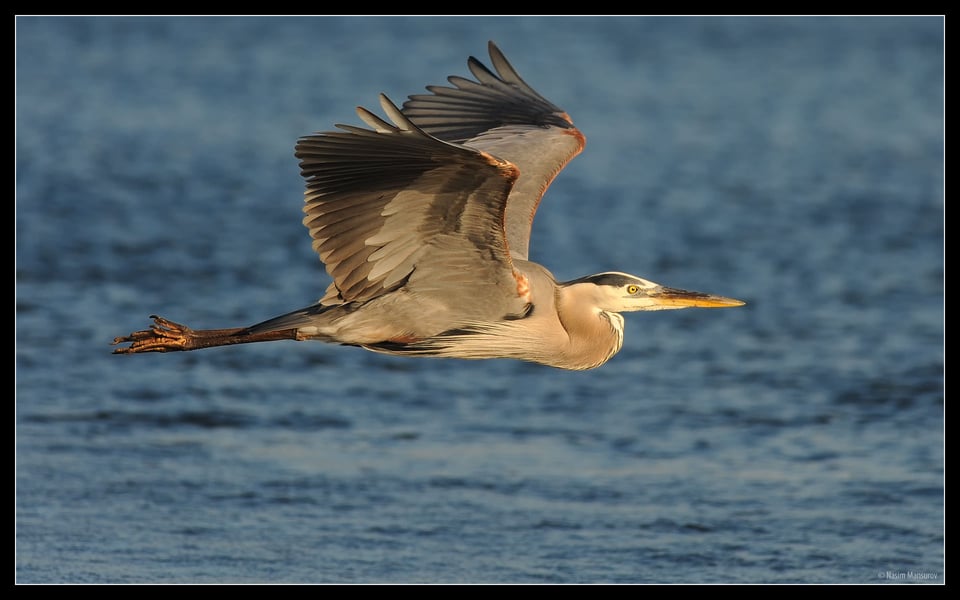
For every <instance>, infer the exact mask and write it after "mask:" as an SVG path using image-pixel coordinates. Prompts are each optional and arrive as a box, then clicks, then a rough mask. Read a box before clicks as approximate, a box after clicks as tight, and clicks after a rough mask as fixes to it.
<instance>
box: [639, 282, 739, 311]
mask: <svg viewBox="0 0 960 600" xmlns="http://www.w3.org/2000/svg"><path fill="white" fill-rule="evenodd" d="M650 298H651V299H653V301H654V302H655V305H656V306H669V307H676V308H681V307H683V308H686V307H690V306H696V307H699V308H725V307H728V306H743V305H744V304H746V302H744V301H743V300H736V299H734V298H725V297H723V296H714V295H712V294H704V293H703V292H688V291H687V290H679V289H677V288H669V287H662V288H660V289H659V290H657V291H655V292H651V293H650Z"/></svg>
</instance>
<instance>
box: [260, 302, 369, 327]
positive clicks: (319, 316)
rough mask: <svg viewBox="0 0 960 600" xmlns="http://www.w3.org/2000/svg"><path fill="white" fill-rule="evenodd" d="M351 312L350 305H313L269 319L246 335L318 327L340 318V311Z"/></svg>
mask: <svg viewBox="0 0 960 600" xmlns="http://www.w3.org/2000/svg"><path fill="white" fill-rule="evenodd" d="M344 310H346V311H348V312H349V311H350V308H349V305H342V304H341V305H334V306H324V305H322V304H313V305H311V306H307V307H306V308H301V309H299V310H295V311H293V312H288V313H287V314H285V315H280V316H279V317H273V318H272V319H267V320H266V321H263V322H262V323H257V324H256V325H251V326H250V327H247V329H246V331H245V333H263V332H265V331H282V330H284V329H299V328H301V327H311V326H312V327H316V326H318V325H320V324H321V322H323V321H327V317H334V316H340V314H342V312H340V311H344Z"/></svg>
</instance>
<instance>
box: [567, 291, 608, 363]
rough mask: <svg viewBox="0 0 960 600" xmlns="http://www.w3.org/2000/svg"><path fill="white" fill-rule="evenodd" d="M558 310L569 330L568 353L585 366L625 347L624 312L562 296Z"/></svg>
mask: <svg viewBox="0 0 960 600" xmlns="http://www.w3.org/2000/svg"><path fill="white" fill-rule="evenodd" d="M557 314H558V316H559V317H560V322H561V323H562V324H563V328H564V329H565V330H566V331H567V336H568V347H567V352H566V353H567V354H568V355H569V356H570V358H571V359H572V360H574V361H576V362H577V363H578V364H581V365H582V366H581V367H580V368H592V367H598V366H600V365H602V364H603V363H605V362H607V361H608V360H610V359H611V358H612V357H613V355H614V354H616V353H617V352H619V351H620V348H622V347H623V316H622V315H621V314H619V313H614V312H607V311H604V310H599V309H596V308H594V307H586V308H585V307H584V306H583V305H582V304H580V305H578V303H577V302H576V299H568V301H567V302H564V301H563V300H562V299H558V302H557Z"/></svg>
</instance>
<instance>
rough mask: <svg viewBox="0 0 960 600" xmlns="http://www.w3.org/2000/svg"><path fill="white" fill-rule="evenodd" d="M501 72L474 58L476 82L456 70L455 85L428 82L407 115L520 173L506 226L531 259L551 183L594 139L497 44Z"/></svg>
mask: <svg viewBox="0 0 960 600" xmlns="http://www.w3.org/2000/svg"><path fill="white" fill-rule="evenodd" d="M489 52H490V60H491V63H492V64H493V68H494V69H495V72H494V71H491V70H490V69H489V68H487V67H486V66H485V65H484V64H483V63H481V62H480V61H479V60H477V59H476V58H474V57H472V56H471V57H470V58H469V59H468V61H467V67H468V68H469V70H470V73H471V74H472V75H473V76H474V77H475V78H476V81H474V80H471V79H468V78H465V77H461V76H457V75H451V76H450V77H448V78H447V81H448V82H449V83H450V84H452V86H453V87H446V86H437V85H431V86H427V90H428V91H429V92H431V93H430V94H415V95H412V96H410V97H409V99H408V100H407V101H406V102H404V104H403V113H404V114H405V115H406V116H407V117H408V118H409V120H410V121H412V122H413V123H414V124H415V125H416V126H417V127H419V128H420V129H422V130H423V131H425V132H426V133H428V134H430V135H433V136H435V137H437V138H439V139H441V140H445V141H449V142H455V143H459V144H463V145H465V146H468V147H471V148H476V149H478V150H481V151H484V152H487V153H489V154H492V155H494V156H498V157H500V158H502V159H504V160H507V161H509V162H511V163H513V164H514V165H516V166H517V168H518V169H519V171H520V177H519V179H518V180H517V183H516V185H515V186H514V187H513V189H512V190H511V192H510V197H509V198H508V201H507V207H506V211H505V222H504V229H505V231H506V237H507V242H508V246H509V249H510V252H511V254H512V255H513V256H514V257H516V258H522V259H526V258H527V256H528V254H529V246H530V230H531V227H532V225H533V218H534V215H535V214H536V211H537V207H538V206H539V205H540V200H541V199H542V197H543V195H544V193H545V192H546V190H547V188H548V187H549V186H550V183H551V182H552V181H553V180H554V178H555V177H556V176H557V174H558V173H559V172H560V171H561V170H562V169H563V167H564V166H566V164H567V163H568V162H569V161H570V160H571V159H572V158H573V157H574V156H576V155H577V154H579V153H580V152H581V151H582V150H583V147H584V144H585V143H586V139H585V138H584V136H583V134H582V133H580V131H579V130H578V129H576V128H575V127H574V126H573V122H572V121H571V120H570V117H569V116H568V115H567V114H566V113H565V112H564V111H563V110H562V109H560V108H559V107H557V106H556V105H554V104H553V103H552V102H550V101H549V100H547V99H546V98H544V97H543V96H541V95H540V94H539V93H537V92H536V91H535V90H534V89H533V88H532V87H530V86H529V85H528V84H527V83H526V82H525V81H524V80H523V79H522V78H521V77H520V75H519V74H518V73H517V71H516V70H515V69H514V68H513V66H511V65H510V63H509V62H508V61H507V59H506V57H505V56H504V55H503V53H502V52H501V51H500V49H499V48H497V46H496V45H495V44H494V43H493V42H490V44H489Z"/></svg>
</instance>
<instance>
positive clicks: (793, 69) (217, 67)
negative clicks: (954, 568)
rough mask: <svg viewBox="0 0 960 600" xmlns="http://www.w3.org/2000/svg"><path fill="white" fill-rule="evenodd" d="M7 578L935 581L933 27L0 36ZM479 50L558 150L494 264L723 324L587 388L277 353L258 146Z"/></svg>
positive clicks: (639, 328)
mask: <svg viewBox="0 0 960 600" xmlns="http://www.w3.org/2000/svg"><path fill="white" fill-rule="evenodd" d="M16 34H17V39H16V50H17V56H16V68H17V71H16V85H17V88H16V101H17V107H16V126H17V130H16V134H17V138H16V151H17V162H16V177H17V180H16V185H17V190H16V191H17V194H16V215H15V216H16V235H17V239H16V307H17V308H16V327H17V342H16V354H17V362H16V407H15V417H16V463H15V464H16V553H17V556H16V580H17V581H19V582H21V583H45V582H55V583H62V582H70V583H74V582H117V583H119V582H138V583H139V582H156V583H184V582H209V583H215V582H261V583H270V582H308V583H332V582H352V583H367V582H402V583H407V582H431V583H432V582H469V583H484V582H516V583H605V582H618V583H653V582H667V583H673V582H678V583H687V582H690V583H698V582H802V583H815V582H841V583H884V582H890V581H894V582H897V583H903V582H907V583H928V582H933V583H942V582H943V581H944V579H943V571H944V459H943V447H944V421H943V416H944V405H943V399H944V394H943V390H944V381H943V375H944V362H943V357H944V354H943V341H944V338H943V308H944V305H943V275H944V261H943V248H944V246H943V240H944V237H943V235H944V229H943V208H944V207H943V180H944V165H943V154H944V147H943V125H944V122H943V109H944V107H943V97H944V87H943V74H944V59H943V48H944V37H943V21H942V20H941V19H936V18H844V19H839V18H834V19H801V18H771V19H766V18H729V19H720V18H678V19H667V18H592V19H585V18H522V19H521V18H500V19H486V18H402V19H400V18H390V19H388V18H376V19H374V18H343V19H342V18H312V19H259V18H235V19H221V18H183V19H166V18H147V19H139V18H92V19H85V18H20V19H18V20H17V24H16ZM491 39H492V40H495V41H496V42H497V43H498V44H499V45H500V47H501V48H502V49H503V50H504V52H505V53H506V54H507V56H508V57H509V58H510V59H511V61H512V62H513V63H514V66H515V67H516V68H517V69H518V70H519V72H520V73H521V74H522V75H523V76H524V78H525V79H526V80H527V81H528V82H529V83H530V84H531V85H533V86H534V87H535V88H536V89H538V90H539V91H540V92H541V93H543V94H544V95H545V96H547V97H548V98H550V99H551V100H552V101H554V102H555V103H556V104H558V105H559V106H562V107H563V108H564V109H565V110H566V111H568V112H569V114H570V115H571V116H572V118H573V119H574V121H575V122H576V123H577V125H578V127H579V128H580V129H581V130H583V132H584V133H585V134H586V136H587V138H588V144H587V148H586V150H585V152H584V153H583V154H582V155H581V156H580V157H578V158H577V159H576V160H575V161H574V162H572V163H571V164H570V166H569V167H568V168H567V169H566V170H565V171H564V172H563V173H562V174H561V176H560V178H559V179H558V180H557V181H556V182H555V184H554V185H553V186H552V187H551V189H550V191H549V194H548V197H547V199H546V200H545V201H544V203H543V205H542V206H541V211H540V214H539V215H538V218H537V221H536V223H535V227H534V238H533V243H532V248H531V257H532V258H533V259H534V260H538V261H540V262H542V263H544V264H546V265H547V266H548V267H549V268H550V269H551V270H552V271H553V272H554V273H555V274H556V275H557V277H558V278H560V279H573V278H575V277H579V276H582V275H585V274H588V273H594V272H600V271H606V270H621V271H628V272H632V273H636V274H638V275H641V276H644V277H648V278H650V279H653V280H654V281H658V282H661V283H664V284H667V285H672V286H676V287H682V288H688V289H697V290H703V291H708V292H714V293H718V294H723V295H728V296H734V297H738V298H742V299H744V300H746V301H747V302H748V304H747V305H746V306H745V307H742V308H737V309H729V310H722V311H708V310H687V311H676V312H663V313H647V314H643V313H632V314H628V315H627V316H626V321H627V332H626V345H625V347H624V349H623V351H622V352H621V353H620V354H619V355H617V356H616V357H615V358H614V359H613V360H612V361H611V362H609V363H607V364H606V365H604V366H603V367H601V368H600V369H597V370H594V371H588V372H580V373H570V372H563V371H558V370H555V369H550V368H546V367H539V366H535V365H528V364H525V363H517V362H509V361H487V362H460V361H448V360H436V359H420V360H417V359H402V358H393V357H385V356H380V355H375V354H372V353H368V352H364V351H362V350H359V349H354V348H346V347H338V346H330V345H324V344H320V343H299V344H298V343H295V342H278V343H272V344H254V345H250V346H246V347H244V346H239V347H230V348H217V349H211V350H205V351H200V352H192V353H184V354H180V355H178V354H164V355H160V354H148V355H139V356H114V355H111V354H110V350H111V347H110V345H109V342H110V340H112V339H113V337H114V336H117V335H123V334H126V333H128V332H130V331H132V330H134V329H140V328H142V327H144V326H145V325H146V324H147V323H148V320H147V316H148V315H149V314H151V313H158V314H162V315H164V316H166V317H169V318H171V319H174V320H178V321H182V322H185V323H187V324H189V325H192V326H194V327H198V328H215V327H229V326H240V325H247V324H251V323H255V322H257V321H260V320H263V319H265V318H267V317H271V316H274V315H277V314H280V313H283V312H286V311H288V310H292V309H295V308H299V307H301V306H304V305H306V304H308V303H310V302H311V301H313V300H314V299H316V298H317V297H319V295H320V294H321V293H322V291H323V289H324V288H325V287H326V285H327V282H328V279H327V277H326V274H325V273H324V272H323V269H322V267H321V265H320V264H319V262H318V260H317V257H316V255H315V254H314V253H313V251H312V250H311V248H310V241H309V237H308V235H307V232H306V230H305V229H304V228H303V226H302V225H301V224H300V218H301V216H302V213H301V206H302V190H303V187H302V180H301V179H300V177H299V174H298V167H297V164H296V159H295V158H294V157H293V144H294V142H295V140H296V139H297V137H298V136H301V135H304V134H307V133H310V132H312V131H316V130H325V129H329V128H331V127H332V125H333V124H334V123H354V124H356V123H359V121H358V119H357V118H356V116H355V115H354V113H353V107H355V106H356V105H358V104H364V105H367V106H371V107H376V94H377V93H379V92H381V91H382V92H385V93H387V94H388V95H389V96H390V97H391V98H393V99H395V100H397V101H401V100H402V99H403V98H405V97H406V95H408V94H413V93H419V92H421V91H422V90H423V87H424V86H425V85H428V84H442V83H444V81H445V77H446V76H447V75H450V74H467V70H466V58H467V56H469V55H471V54H472V55H476V56H478V57H480V58H483V59H484V60H486V43H487V40H491Z"/></svg>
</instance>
